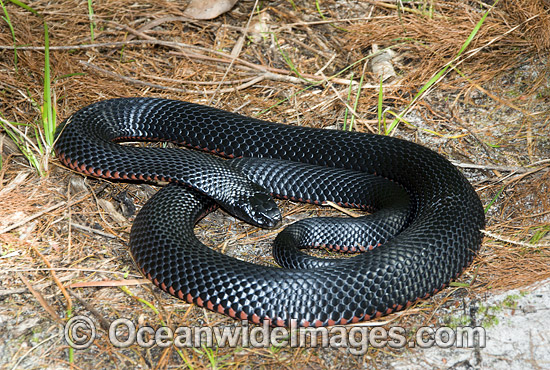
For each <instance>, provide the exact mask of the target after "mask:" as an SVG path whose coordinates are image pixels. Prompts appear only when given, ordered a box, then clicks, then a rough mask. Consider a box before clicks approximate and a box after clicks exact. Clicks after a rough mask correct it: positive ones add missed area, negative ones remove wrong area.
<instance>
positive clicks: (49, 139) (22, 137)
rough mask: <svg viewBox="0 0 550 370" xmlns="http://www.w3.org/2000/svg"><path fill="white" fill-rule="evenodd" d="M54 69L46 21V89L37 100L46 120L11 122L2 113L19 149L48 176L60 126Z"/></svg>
mask: <svg viewBox="0 0 550 370" xmlns="http://www.w3.org/2000/svg"><path fill="white" fill-rule="evenodd" d="M10 1H11V2H12V3H13V4H15V5H17V6H20V7H22V8H23V9H25V10H28V11H29V12H31V13H32V14H34V15H36V16H38V17H40V18H42V16H41V15H40V14H39V13H38V12H37V11H36V10H34V9H33V8H31V7H30V6H28V5H26V4H24V3H22V2H20V1H19V0H10ZM0 6H1V7H2V9H3V11H4V16H3V17H2V19H3V20H4V21H5V22H6V23H7V24H8V27H9V29H10V31H11V34H12V39H13V42H14V46H17V45H16V37H15V31H14V28H13V25H12V23H11V21H10V18H9V14H8V12H7V9H6V7H5V6H4V3H3V2H2V1H1V0H0ZM14 62H15V66H16V67H17V48H16V49H15V52H14ZM50 70H51V68H50V38H49V32H48V25H47V24H46V22H45V21H44V82H43V85H44V90H43V91H44V92H43V97H42V104H41V105H39V104H37V107H39V109H40V112H41V116H42V121H41V122H40V123H39V124H36V125H29V124H21V123H17V122H10V121H8V120H6V119H5V118H4V117H1V116H0V127H2V129H4V131H6V133H7V134H8V136H9V137H10V138H11V139H12V140H13V141H14V143H15V144H16V145H17V147H18V148H19V150H21V152H22V153H23V155H24V156H25V157H26V158H27V159H28V161H29V163H30V164H31V166H32V167H34V168H35V169H36V170H37V171H38V173H39V174H40V175H41V176H44V175H45V174H47V172H48V159H49V157H50V154H51V150H52V147H53V142H54V134H55V127H56V112H55V107H54V99H53V96H52V87H51V75H50ZM0 165H1V163H0Z"/></svg>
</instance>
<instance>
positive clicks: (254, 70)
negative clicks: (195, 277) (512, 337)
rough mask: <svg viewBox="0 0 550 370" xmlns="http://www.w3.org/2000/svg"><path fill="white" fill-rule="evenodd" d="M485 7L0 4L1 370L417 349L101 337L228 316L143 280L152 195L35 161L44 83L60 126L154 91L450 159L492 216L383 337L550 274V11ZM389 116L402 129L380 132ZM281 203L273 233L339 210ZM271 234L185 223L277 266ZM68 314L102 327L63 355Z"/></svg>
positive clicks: (334, 358) (49, 159)
mask: <svg viewBox="0 0 550 370" xmlns="http://www.w3.org/2000/svg"><path fill="white" fill-rule="evenodd" d="M492 3H493V2H492V1H457V2H447V1H438V0H432V1H427V0H426V1H417V2H405V1H403V2H394V1H369V0H363V1H334V0H328V1H317V2H310V1H283V0H275V1H270V2H264V1H258V2H254V1H239V2H238V3H237V4H236V5H235V7H233V9H232V10H231V11H229V12H227V13H225V14H223V15H221V16H219V17H217V18H215V19H213V20H191V19H188V18H186V17H184V16H183V10H184V9H185V5H186V4H185V3H184V2H178V1H168V0H158V1H154V2H148V1H141V2H136V1H134V0H118V1H112V0H100V1H93V2H90V4H91V5H92V8H93V14H91V13H90V11H89V7H88V5H89V3H88V2H85V1H76V0H60V1H56V2H49V1H31V2H28V3H26V4H27V5H28V6H29V7H30V8H32V10H33V11H35V12H36V13H37V14H34V13H33V12H32V11H31V10H29V9H25V8H24V7H22V6H20V5H18V4H17V2H15V1H14V2H10V1H5V0H3V2H2V8H3V13H2V14H3V20H1V21H0V76H1V78H0V118H1V119H2V120H1V121H0V123H2V125H1V126H0V135H1V136H0V153H1V155H2V161H1V167H0V271H2V272H1V279H0V302H1V306H0V328H1V329H2V330H0V366H1V367H2V368H6V369H18V368H56V369H58V368H71V367H72V368H83V369H88V368H98V369H99V368H109V369H111V368H155V369H157V368H158V369H160V368H196V369H201V368H266V369H267V368H292V369H294V368H296V369H325V368H327V369H328V368H330V369H339V368H341V369H348V368H386V367H387V366H388V363H389V362H390V361H391V360H392V359H394V358H396V357H402V356H407V355H408V354H409V353H410V352H414V351H421V349H417V348H390V347H388V346H385V347H382V348H375V347H369V348H368V350H367V351H366V353H364V354H362V355H351V354H350V353H349V352H348V350H347V349H346V348H308V347H305V348H303V347H299V348H292V347H290V346H282V347H276V346H267V347H266V348H247V347H242V346H241V347H236V348H234V347H228V346H225V347H222V346H219V347H218V346H213V347H211V348H208V347H201V348H175V347H173V346H168V347H166V348H163V347H160V346H153V347H151V348H144V347H140V346H138V345H137V344H135V345H132V346H130V347H129V348H117V347H115V346H113V345H112V343H110V342H109V338H108V326H109V323H111V322H113V321H114V320H116V319H118V318H127V319H130V320H131V321H133V322H135V323H137V324H139V325H150V326H152V327H159V326H161V325H166V326H169V327H176V326H189V327H198V326H200V327H216V326H218V327H220V326H226V327H233V326H235V325H236V324H237V323H236V322H235V320H233V319H230V318H228V317H225V316H222V315H219V314H215V313H212V312H210V311H208V312H207V311H205V310H203V309H201V308H199V307H196V306H193V305H189V304H187V303H185V302H183V301H180V300H177V299H175V298H173V297H171V296H169V295H168V294H165V293H163V292H162V291H160V290H159V289H157V288H156V287H154V286H153V285H151V284H150V283H149V282H147V281H146V280H144V279H143V277H142V276H141V275H140V273H139V271H138V270H137V268H136V266H135V264H134V263H133V261H132V259H131V256H130V254H129V253H128V246H127V242H128V235H129V231H130V228H131V225H132V221H133V219H134V217H135V214H136V212H137V210H139V208H140V207H141V206H142V205H143V204H144V202H145V201H146V200H147V199H148V198H149V197H150V196H151V195H152V194H154V192H155V191H156V187H155V186H152V185H143V184H125V183H113V182H109V181H104V180H98V179H94V178H91V177H89V178H85V177H84V176H82V175H80V174H76V173H72V172H71V171H69V170H68V169H66V168H65V167H63V166H62V165H61V164H60V163H59V161H58V160H57V159H56V158H54V157H53V155H50V154H49V149H50V148H48V147H47V144H45V142H46V140H47V139H45V137H46V134H45V133H44V130H43V127H42V120H43V112H47V104H46V103H47V95H46V97H45V95H44V89H45V86H47V82H48V81H49V82H50V83H51V86H50V87H49V88H46V89H47V90H48V92H49V93H50V94H51V101H52V106H53V108H54V111H53V117H56V120H57V123H60V122H61V121H62V120H63V119H64V118H66V117H68V116H69V115H70V114H71V113H72V112H74V111H76V110H77V109H79V108H81V107H84V106H86V105H88V104H90V103H92V102H96V101H99V100H103V99H107V98H114V97H122V96H155V97H165V98H173V99H180V100H187V101H192V102H196V103H201V104H207V105H211V106H215V107H218V108H222V109H225V110H229V111H233V112H238V113H241V114H245V115H249V116H255V117H259V118H262V119H266V120H272V121H277V122H282V123H288V124H293V125H304V126H313V127H323V128H338V129H350V126H351V129H353V130H356V131H362V132H370V133H382V134H390V135H394V136H397V137H401V138H405V139H407V140H411V141H415V142H417V143H419V144H422V145H424V146H427V147H429V148H431V149H433V150H434V151H436V152H438V153H440V154H442V155H443V156H445V157H446V158H448V159H449V160H451V161H452V162H453V163H454V164H455V165H457V166H458V167H459V168H460V169H461V170H462V171H463V172H464V174H465V175H466V177H467V178H468V179H469V180H470V182H471V183H472V184H473V185H474V187H475V188H476V190H477V192H478V194H479V196H480V198H481V200H482V202H483V205H484V206H485V207H486V208H487V212H486V215H487V227H486V231H485V232H486V235H485V239H484V242H483V246H482V248H481V251H480V253H479V256H478V257H477V258H476V259H475V261H474V263H473V264H472V265H471V266H470V267H469V268H468V269H467V270H466V271H465V272H464V273H463V274H462V275H461V276H460V277H459V278H458V279H457V281H456V283H454V284H453V285H452V286H451V287H449V288H447V289H444V290H443V291H442V292H440V293H438V294H436V295H435V296H434V297H431V298H429V299H426V300H422V301H419V302H417V303H416V304H415V305H413V306H412V307H410V308H409V309H407V310H405V311H403V312H401V313H398V314H393V315H390V316H388V317H384V318H382V319H381V321H383V324H382V325H383V326H384V327H386V328H388V327H392V326H399V327H404V328H406V330H407V332H409V331H410V332H411V333H413V332H414V330H415V329H416V328H418V327H421V326H434V327H438V326H442V325H449V324H452V323H451V322H450V320H452V318H451V317H453V316H452V315H453V314H456V313H459V314H460V313H463V314H464V316H465V317H466V319H468V320H469V321H468V320H467V322H466V323H465V324H466V325H468V324H471V323H472V322H475V318H473V317H472V315H475V312H476V309H477V308H478V307H479V303H478V302H479V299H482V298H483V297H486V296H488V295H491V294H496V293H501V292H503V291H506V290H508V289H512V288H518V289H524V288H525V287H527V286H529V285H530V284H532V283H535V282H538V281H542V280H544V279H548V278H550V268H549V266H550V238H549V231H550V196H549V194H550V192H549V190H550V189H549V188H550V176H549V174H550V160H549V158H550V139H549V135H548V132H549V129H550V106H549V102H550V78H549V73H548V72H549V69H550V65H549V64H548V62H549V61H548V53H549V51H550V34H549V30H550V14H549V4H548V2H547V1H546V0H524V1H515V0H506V1H505V0H501V1H498V2H497V3H496V5H495V7H494V8H492V7H491V5H492ZM486 13H488V15H487V17H486V18H485V19H484V21H483V22H482V24H481V27H480V28H479V30H477V31H476V32H473V31H474V30H476V25H479V24H480V23H479V22H480V20H482V19H483V18H482V17H483V16H484V14H486ZM45 24H46V25H47V27H48V36H49V40H48V41H49V56H48V53H46V49H45V43H46V41H47V40H46V38H45V32H44V25H45ZM470 35H473V38H472V39H471V40H469V36H470ZM467 41H469V42H468V45H467V48H466V49H464V50H461V48H462V46H463V45H464V44H465V43H466V42H467ZM14 45H16V47H15V48H14ZM386 50H391V51H390V52H386ZM377 51H378V52H377ZM47 57H48V58H49V64H50V68H49V69H50V70H51V71H50V74H49V76H48V67H47V65H46V63H45V60H46V58H47ZM384 68H386V69H384ZM380 69H384V72H383V74H382V75H383V77H384V78H385V79H384V81H383V83H382V85H381V84H380V77H381V75H380V74H379V71H380ZM438 73H440V78H439V79H437V78H434V76H436V77H437V76H438V75H437V74H438ZM430 81H434V83H433V84H432V83H430ZM45 107H46V108H45ZM402 113H403V114H402ZM46 116H47V113H46ZM396 116H400V117H401V118H402V119H401V120H400V121H399V122H398V125H397V126H396V127H395V129H394V130H392V131H391V132H389V133H386V132H384V128H385V127H389V126H390V124H391V123H392V121H393V120H394V118H395V117H396ZM9 134H11V135H12V137H10V136H9ZM14 136H15V137H16V139H14V138H13V137H14ZM27 139H28V141H27ZM17 140H20V142H19V143H20V147H22V148H23V149H22V150H21V149H19V148H18V147H17V145H15V144H14V142H17ZM22 151H23V152H26V153H27V155H28V156H29V155H31V154H32V155H34V158H35V161H36V162H35V163H36V166H33V165H32V161H30V160H29V159H28V157H26V156H24V155H23V153H22ZM29 153H30V154H29ZM37 167H38V168H39V169H37ZM279 206H280V207H281V210H282V214H283V216H284V218H285V221H284V225H287V224H288V223H291V222H293V221H295V220H297V219H301V218H304V217H312V216H318V215H332V214H334V215H336V214H341V213H340V212H339V211H338V210H336V209H331V208H328V207H315V206H311V205H303V204H297V203H293V202H290V201H280V202H279ZM284 225H283V226H284ZM280 230H281V229H278V230H261V229H258V228H255V227H252V226H249V225H246V224H243V223H242V222H237V221H236V220H235V219H234V218H232V217H231V216H228V215H226V214H225V213H223V212H221V211H216V212H215V213H213V214H211V215H209V216H208V217H207V218H205V219H204V220H203V221H201V223H200V224H199V225H198V226H197V229H196V232H197V234H198V235H199V237H200V238H201V240H202V241H204V242H205V243H207V244H208V245H211V246H213V247H214V248H218V249H220V250H223V251H224V252H225V253H228V254H231V255H234V256H237V257H239V258H242V259H245V260H248V261H252V262H255V263H263V264H272V263H273V260H272V258H271V253H270V251H271V246H270V243H271V241H272V240H273V237H274V235H275V234H276V233H278V232H279V231H280ZM75 315H86V316H88V317H90V318H92V319H93V320H94V322H96V323H98V324H97V325H98V328H97V338H96V340H95V341H94V343H93V345H92V346H91V347H89V348H88V349H83V350H78V349H71V348H70V347H69V346H68V344H67V342H66V341H65V339H64V331H63V330H64V324H65V323H66V322H67V321H68V320H69V318H70V317H73V316H75ZM455 324H456V323H455ZM411 335H412V334H411ZM444 367H445V366H444Z"/></svg>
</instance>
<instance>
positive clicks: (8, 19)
mask: <svg viewBox="0 0 550 370" xmlns="http://www.w3.org/2000/svg"><path fill="white" fill-rule="evenodd" d="M0 5H1V6H2V10H3V11H4V16H3V17H2V19H3V20H4V21H5V22H6V23H7V24H8V28H9V29H10V33H11V38H12V40H13V48H14V49H13V63H14V65H15V72H16V73H17V40H16V38H15V30H14V29H13V25H12V24H11V20H10V15H9V14H8V10H7V9H6V6H5V5H4V2H3V1H2V0H0Z"/></svg>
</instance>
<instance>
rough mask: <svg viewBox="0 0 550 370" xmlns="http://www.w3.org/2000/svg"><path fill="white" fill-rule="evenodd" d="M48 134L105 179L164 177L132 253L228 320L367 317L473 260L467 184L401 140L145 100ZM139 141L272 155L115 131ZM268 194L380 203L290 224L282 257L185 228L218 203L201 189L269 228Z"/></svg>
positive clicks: (161, 281)
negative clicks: (310, 251) (360, 212)
mask: <svg viewBox="0 0 550 370" xmlns="http://www.w3.org/2000/svg"><path fill="white" fill-rule="evenodd" d="M57 135H58V141H57V143H56V146H55V150H56V153H57V155H58V156H59V158H60V159H61V160H62V162H63V163H65V164H66V165H68V166H69V167H71V168H74V169H77V170H80V171H82V172H84V173H87V174H91V175H94V176H101V177H106V178H122V179H142V180H151V179H162V180H166V181H171V182H174V183H175V184H171V185H169V186H167V187H165V188H163V189H162V190H161V191H159V192H158V193H157V194H156V195H155V196H154V197H153V198H151V200H150V201H149V202H148V203H147V204H146V205H145V206H144V207H143V209H142V210H141V211H140V213H139V215H138V216H137V217H136V220H135V222H134V225H133V227H132V232H131V236H130V247H131V252H132V254H133V256H134V259H135V261H136V262H137V264H138V265H139V267H140V269H141V270H142V272H143V273H144V274H145V275H146V276H147V277H149V278H150V279H151V280H153V281H154V282H155V284H157V285H158V286H160V287H161V288H162V289H163V290H165V291H167V292H169V293H171V294H173V295H175V296H177V297H179V298H182V299H185V300H187V301H190V302H194V303H196V304H198V305H201V306H204V307H207V308H209V309H211V310H214V311H217V312H222V313H225V314H228V315H230V316H232V317H236V318H243V319H248V320H251V321H253V322H260V320H263V319H269V320H270V323H271V324H272V325H289V323H290V320H296V322H297V324H298V325H302V326H310V325H313V326H320V325H334V324H345V323H349V322H357V321H363V320H368V319H371V318H373V317H375V316H380V315H383V314H387V313H389V312H392V311H394V310H399V309H402V308H404V307H406V306H407V305H409V304H411V303H412V302H414V301H416V300H417V299H419V298H423V297H426V296H429V295H431V294H433V293H435V292H436V291H438V290H440V289H442V288H443V287H444V286H445V285H447V284H448V283H449V282H450V281H451V280H452V279H454V278H456V277H457V276H458V275H459V274H460V273H461V272H462V271H463V269H464V268H465V267H467V266H468V265H469V264H470V263H471V261H472V259H473V258H474V256H475V253H476V251H477V250H478V249H479V247H480V244H481V238H482V237H481V232H480V230H481V229H482V228H483V227H484V223H485V218H484V212H483V208H482V205H481V202H480V200H479V197H478V196H477V194H476V193H475V191H474V189H473V188H472V186H471V185H470V184H469V183H468V181H467V180H466V179H465V178H464V176H463V175H462V174H461V173H460V172H459V171H458V170H457V169H456V168H455V167H454V166H453V165H452V164H451V163H450V162H449V161H447V160H446V159H445V158H443V157H442V156H440V155H438V154H436V153H435V152H433V151H431V150H429V149H427V148H424V147H422V146H419V145H417V144H415V143H411V142H408V141H404V140H400V139H396V138H392V137H387V136H378V135H370V134H364V133H357V132H343V131H336V130H318V129H312V128H306V127H296V126H289V125H281V124H276V123H271V122H265V121H260V120H257V119H253V118H249V117H244V116H241V115H237V114H233V113H230V112H226V111H223V110H218V109H214V108H210V107H206V106H201V105H196V104H192V103H187V102H181V101H172V100H163V99H153V98H124V99H113V100H107V101H103V102H99V103H96V104H92V105H90V106H88V107H85V108H83V109H82V110H80V111H78V112H77V113H75V114H74V115H73V116H71V117H70V119H68V120H67V121H65V122H64V123H63V124H62V125H61V126H60V127H59V128H58V132H57ZM136 139H139V140H153V141H159V140H162V141H171V142H177V143H180V144H185V145H187V146H190V147H193V148H197V149H202V150H206V151H209V152H213V153H218V154H220V155H223V156H225V157H228V158H239V157H253V158H273V159H275V161H271V160H268V161H264V160H261V159H246V158H245V159H234V160H229V161H227V160H222V159H219V158H217V157H213V156H210V155H205V154H203V153H198V152H194V151H190V150H183V149H177V148H174V149H169V148H136V147H128V146H121V145H118V144H116V143H114V142H113V141H122V140H133V141H135V140H136ZM280 160H283V161H280ZM294 162H301V163H305V165H301V164H300V165H297V164H296V163H294ZM107 170H110V171H109V172H107ZM241 171H243V172H241ZM347 171H351V172H350V173H348V172H347ZM369 174H370V175H369ZM181 183H185V184H187V186H182V185H180V184H181ZM264 189H265V190H264ZM266 193H272V194H274V195H275V196H279V197H285V198H292V199H298V200H299V199H301V200H304V201H310V202H323V201H325V200H331V201H334V202H337V203H341V204H347V205H356V206H360V207H363V208H372V209H374V210H377V211H378V212H375V213H374V214H373V215H370V216H367V217H364V218H359V219H351V220H346V221H344V225H342V224H340V223H337V222H335V221H334V219H309V220H304V221H303V222H300V223H295V224H293V225H291V226H290V227H288V228H287V229H285V231H283V232H282V233H281V234H279V236H278V237H277V238H276V240H275V251H274V255H275V257H276V260H277V261H278V263H280V264H282V266H283V268H277V267H272V266H259V265H254V264H251V263H248V262H243V261H240V260H237V259H234V258H231V257H228V256H225V255H223V254H221V253H218V252H216V251H213V250H212V249H210V248H208V247H206V246H204V245H203V244H202V243H200V242H199V241H198V240H197V239H196V237H195V236H194V233H193V226H194V224H195V222H197V221H198V219H200V218H201V217H202V216H203V215H204V214H205V213H206V212H208V211H209V210H211V209H213V208H214V207H215V205H214V203H213V201H212V200H210V197H211V198H214V199H215V200H216V202H218V203H219V204H220V205H221V206H222V208H224V209H226V210H228V211H230V212H236V216H237V217H239V218H242V219H245V220H247V221H249V222H253V223H255V224H256V225H260V226H264V227H272V226H274V225H275V224H277V223H278V222H279V220H280V216H279V214H278V211H277V210H276V207H275V205H274V203H273V201H272V200H271V199H269V198H267V196H266ZM204 194H208V197H207V196H205V195H204ZM247 202H248V203H247ZM392 235H395V237H393V238H391V236H392ZM388 239H389V240H388ZM378 243H383V245H381V246H377V245H378ZM308 244H313V245H323V244H325V245H331V246H333V248H344V247H345V245H347V246H348V248H347V249H348V250H356V249H358V250H362V249H371V248H372V247H376V248H374V249H373V250H370V251H368V252H366V253H363V254H360V255H358V256H355V257H353V258H348V259H343V260H329V261H321V260H318V259H315V258H309V257H306V256H305V255H304V254H301V252H299V249H300V248H302V247H304V245H308Z"/></svg>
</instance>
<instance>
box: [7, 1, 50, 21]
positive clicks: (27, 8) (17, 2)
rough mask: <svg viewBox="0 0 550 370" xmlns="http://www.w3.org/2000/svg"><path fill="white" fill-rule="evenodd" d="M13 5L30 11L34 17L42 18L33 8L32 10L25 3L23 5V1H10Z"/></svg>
mask: <svg viewBox="0 0 550 370" xmlns="http://www.w3.org/2000/svg"><path fill="white" fill-rule="evenodd" d="M9 1H10V2H11V3H13V4H15V5H17V6H20V7H21V8H23V9H25V10H28V11H29V12H31V13H32V14H34V15H37V16H39V17H41V18H42V16H41V15H40V14H39V13H38V12H37V11H36V10H34V9H33V8H31V7H30V6H28V5H27V4H25V3H22V2H21V1H19V0H9Z"/></svg>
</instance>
